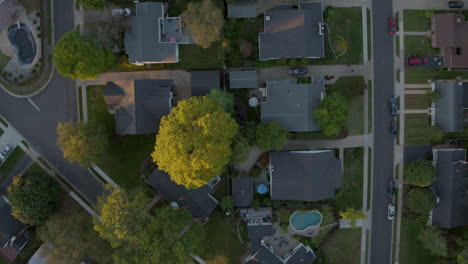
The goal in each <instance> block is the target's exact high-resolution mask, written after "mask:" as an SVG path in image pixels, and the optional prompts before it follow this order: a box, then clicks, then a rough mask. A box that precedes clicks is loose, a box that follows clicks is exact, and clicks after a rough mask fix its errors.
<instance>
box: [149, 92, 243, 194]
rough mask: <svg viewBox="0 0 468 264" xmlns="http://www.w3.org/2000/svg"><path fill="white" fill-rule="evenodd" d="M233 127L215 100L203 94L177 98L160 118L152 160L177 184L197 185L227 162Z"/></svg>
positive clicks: (230, 118) (216, 172)
mask: <svg viewBox="0 0 468 264" xmlns="http://www.w3.org/2000/svg"><path fill="white" fill-rule="evenodd" d="M237 130H238V127H237V124H236V122H235V121H234V119H233V118H232V117H231V115H230V114H228V113H226V112H225V111H224V109H223V108H222V106H221V105H220V104H219V103H217V102H216V101H213V100H211V99H209V98H207V97H206V96H202V97H192V98H190V99H188V100H184V101H181V102H179V103H178V105H177V106H176V107H174V108H173V109H172V112H171V113H170V114H169V115H167V116H165V117H163V118H162V120H161V124H160V127H159V133H158V135H157V136H156V145H155V148H154V152H153V154H152V157H153V161H154V162H155V163H156V164H157V165H158V166H159V169H161V170H163V171H166V172H167V173H169V175H170V176H171V179H172V180H173V181H174V182H176V183H177V184H182V185H184V186H185V187H187V188H198V187H201V186H203V185H205V184H206V183H207V182H209V181H210V180H212V179H213V178H214V177H216V176H217V175H219V174H220V173H221V172H222V171H223V169H224V166H225V165H226V164H227V163H228V162H229V159H230V158H231V153H232V150H231V143H232V139H233V137H234V136H235V135H236V134H237Z"/></svg>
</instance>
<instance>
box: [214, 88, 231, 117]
mask: <svg viewBox="0 0 468 264" xmlns="http://www.w3.org/2000/svg"><path fill="white" fill-rule="evenodd" d="M208 98H210V99H211V100H214V101H216V102H218V103H219V104H220V105H222V106H223V109H224V111H226V112H227V113H234V96H233V95H232V94H230V93H227V92H224V91H221V90H220V89H211V91H210V93H209V94H208Z"/></svg>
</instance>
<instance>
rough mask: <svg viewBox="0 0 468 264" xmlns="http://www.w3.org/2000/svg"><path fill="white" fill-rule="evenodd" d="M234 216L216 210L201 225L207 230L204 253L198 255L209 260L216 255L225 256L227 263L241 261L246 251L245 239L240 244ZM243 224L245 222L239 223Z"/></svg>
mask: <svg viewBox="0 0 468 264" xmlns="http://www.w3.org/2000/svg"><path fill="white" fill-rule="evenodd" d="M237 221H238V218H236V217H233V216H231V217H227V216H224V215H223V214H222V213H221V210H216V211H215V212H214V213H213V214H212V215H211V216H210V220H209V221H208V222H207V223H206V224H205V225H203V228H205V230H206V232H207V236H208V237H207V240H206V241H207V244H206V246H205V247H206V253H205V254H204V255H203V256H200V257H201V258H202V259H203V260H205V261H206V262H209V261H210V260H212V259H213V258H215V257H216V256H226V257H227V258H228V260H229V261H228V263H241V261H242V258H243V257H244V256H245V254H246V253H247V243H246V242H247V241H245V240H244V244H241V243H240V241H239V238H238V235H237ZM241 225H245V224H241Z"/></svg>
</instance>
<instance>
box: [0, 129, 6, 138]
mask: <svg viewBox="0 0 468 264" xmlns="http://www.w3.org/2000/svg"><path fill="white" fill-rule="evenodd" d="M3 133H5V132H4V131H3V130H2V129H1V128H0V137H1V136H2V135H3Z"/></svg>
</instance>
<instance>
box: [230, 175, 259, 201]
mask: <svg viewBox="0 0 468 264" xmlns="http://www.w3.org/2000/svg"><path fill="white" fill-rule="evenodd" d="M231 183H232V199H233V200H234V206H237V207H247V206H251V205H252V201H253V196H254V191H253V177H252V176H239V177H233V178H231Z"/></svg>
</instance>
